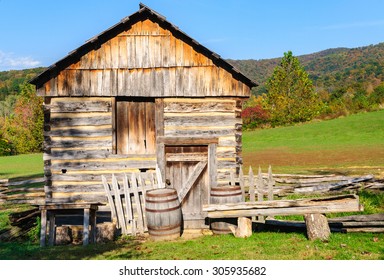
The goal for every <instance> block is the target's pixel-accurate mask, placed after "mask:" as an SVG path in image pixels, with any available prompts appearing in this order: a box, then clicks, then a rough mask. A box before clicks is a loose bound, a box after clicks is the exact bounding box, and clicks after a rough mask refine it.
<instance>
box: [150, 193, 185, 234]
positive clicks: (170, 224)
mask: <svg viewBox="0 0 384 280" xmlns="http://www.w3.org/2000/svg"><path fill="white" fill-rule="evenodd" d="M145 216H146V219H147V226H148V232H149V235H150V237H151V238H152V239H153V240H156V241H160V240H172V239H175V238H178V237H180V233H181V221H182V216H181V207H180V202H179V199H178V197H177V191H176V190H175V189H168V188H165V189H153V190H149V191H147V192H146V197H145Z"/></svg>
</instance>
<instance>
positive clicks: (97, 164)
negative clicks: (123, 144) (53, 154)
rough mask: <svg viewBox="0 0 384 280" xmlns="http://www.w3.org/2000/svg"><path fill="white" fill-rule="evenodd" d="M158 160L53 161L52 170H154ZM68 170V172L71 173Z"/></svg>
mask: <svg viewBox="0 0 384 280" xmlns="http://www.w3.org/2000/svg"><path fill="white" fill-rule="evenodd" d="M156 163H157V162H156V160H155V159H154V160H131V161H130V160H119V161H115V160H114V161H108V160H98V161H86V160H84V161H82V160H79V161H62V162H56V161H52V164H51V169H52V171H53V170H55V169H56V170H60V169H70V170H86V171H91V170H92V171H96V170H122V169H131V168H154V167H156ZM70 170H68V171H70Z"/></svg>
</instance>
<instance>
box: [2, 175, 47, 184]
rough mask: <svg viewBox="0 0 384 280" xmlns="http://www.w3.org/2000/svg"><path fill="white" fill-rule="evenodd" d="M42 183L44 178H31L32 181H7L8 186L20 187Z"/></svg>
mask: <svg viewBox="0 0 384 280" xmlns="http://www.w3.org/2000/svg"><path fill="white" fill-rule="evenodd" d="M42 182H44V178H43V177H41V178H33V179H27V180H17V181H13V180H9V181H8V186H22V185H30V184H35V183H42Z"/></svg>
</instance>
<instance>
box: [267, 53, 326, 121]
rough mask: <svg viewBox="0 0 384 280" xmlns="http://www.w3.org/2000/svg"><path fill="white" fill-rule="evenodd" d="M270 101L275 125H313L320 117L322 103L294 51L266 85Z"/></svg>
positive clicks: (285, 56)
mask: <svg viewBox="0 0 384 280" xmlns="http://www.w3.org/2000/svg"><path fill="white" fill-rule="evenodd" d="M266 89H267V95H266V101H267V104H268V107H269V112H270V114H271V122H272V124H273V125H284V124H290V123H296V122H305V121H310V120H312V119H313V118H314V117H316V116H317V115H319V114H320V111H321V108H322V102H321V99H320V98H319V96H318V94H317V93H316V92H315V88H314V86H313V84H312V81H311V80H310V79H309V77H308V74H307V72H306V71H305V70H304V68H303V67H302V66H301V65H300V62H299V60H298V59H297V58H296V57H295V56H293V55H292V52H291V51H288V52H287V53H284V57H283V58H282V60H281V63H280V65H279V66H277V67H275V69H274V71H273V74H272V76H271V77H270V78H269V79H268V80H267V82H266Z"/></svg>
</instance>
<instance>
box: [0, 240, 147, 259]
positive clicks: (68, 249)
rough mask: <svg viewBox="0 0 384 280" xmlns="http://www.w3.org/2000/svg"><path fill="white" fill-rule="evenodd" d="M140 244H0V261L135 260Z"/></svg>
mask: <svg viewBox="0 0 384 280" xmlns="http://www.w3.org/2000/svg"><path fill="white" fill-rule="evenodd" d="M139 244H140V242H138V241H136V240H133V239H132V240H128V239H127V240H118V241H115V242H108V243H98V244H90V245H88V246H82V245H62V246H51V247H50V246H47V247H40V245H39V244H37V243H18V242H6V243H0V260H91V259H104V260H108V259H114V260H116V259H124V260H129V259H137V258H138V257H140V255H141V254H142V252H140V251H139Z"/></svg>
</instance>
